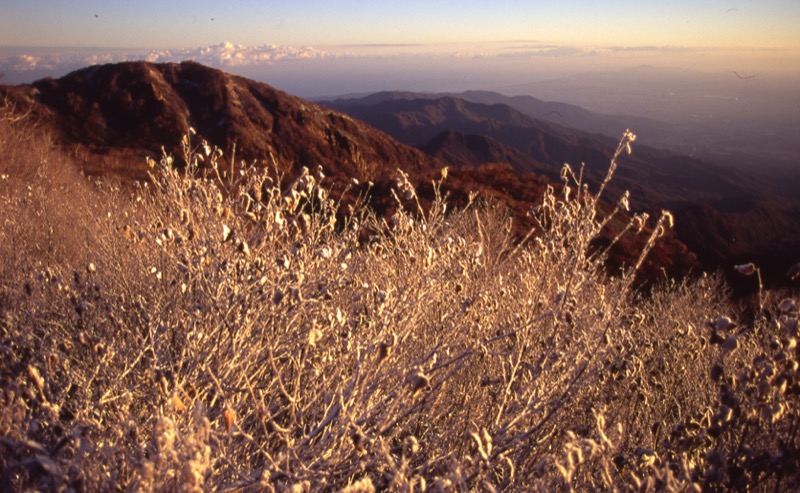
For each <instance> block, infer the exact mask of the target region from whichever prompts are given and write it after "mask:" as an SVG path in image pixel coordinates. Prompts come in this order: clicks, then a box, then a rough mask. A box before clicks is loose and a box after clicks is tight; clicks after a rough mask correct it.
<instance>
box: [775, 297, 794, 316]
mask: <svg viewBox="0 0 800 493" xmlns="http://www.w3.org/2000/svg"><path fill="white" fill-rule="evenodd" d="M795 306H796V304H795V302H794V300H792V299H789V298H786V299H785V300H783V301H781V303H780V304H779V305H778V309H779V310H780V311H782V312H784V313H785V312H790V311H792V310H794V307H795Z"/></svg>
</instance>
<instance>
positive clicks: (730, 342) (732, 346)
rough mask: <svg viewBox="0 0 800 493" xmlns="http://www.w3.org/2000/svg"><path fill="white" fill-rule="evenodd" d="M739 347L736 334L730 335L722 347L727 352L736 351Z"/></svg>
mask: <svg viewBox="0 0 800 493" xmlns="http://www.w3.org/2000/svg"><path fill="white" fill-rule="evenodd" d="M738 348H739V339H738V338H737V337H736V336H735V335H732V336H730V337H728V338H727V339H726V340H725V344H723V345H722V349H724V350H725V351H726V352H729V353H730V352H733V351H736V349H738Z"/></svg>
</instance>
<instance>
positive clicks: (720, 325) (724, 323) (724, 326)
mask: <svg viewBox="0 0 800 493" xmlns="http://www.w3.org/2000/svg"><path fill="white" fill-rule="evenodd" d="M714 326H715V327H716V329H717V330H732V329H735V328H736V324H735V323H734V322H733V321H732V320H731V319H730V318H728V317H719V318H717V319H716V320H715V321H714Z"/></svg>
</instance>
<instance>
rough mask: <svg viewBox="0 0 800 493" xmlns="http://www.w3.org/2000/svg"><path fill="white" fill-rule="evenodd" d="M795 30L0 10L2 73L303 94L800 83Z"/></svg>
mask: <svg viewBox="0 0 800 493" xmlns="http://www.w3.org/2000/svg"><path fill="white" fill-rule="evenodd" d="M798 26H800V2H798V1H797V0H727V1H720V0H673V1H669V2H665V1H649V0H640V1H638V2H632V1H618V0H605V1H603V2H593V1H589V0H583V1H578V0H560V1H556V0H548V1H542V0H540V1H530V0H527V1H526V0H495V1H492V2H489V1H485V0H484V1H476V0H447V1H436V0H427V1H422V0H405V1H403V2H399V1H394V2H380V1H374V0H327V1H321V0H294V1H288V0H281V1H275V0H273V1H269V0H260V1H257V0H236V1H228V2H219V1H208V0H194V1H191V2H187V1H183V0H180V1H171V2H164V1H162V0H158V1H155V0H138V1H135V2H130V1H127V2H121V1H114V0H103V1H100V0H70V1H67V0H60V1H59V0H0V74H2V76H3V78H4V79H5V81H6V82H7V83H21V82H30V81H32V80H34V79H36V78H39V77H43V76H60V75H63V74H64V73H66V72H67V71H70V70H74V69H77V68H80V67H81V66H85V65H90V64H95V63H105V62H114V61H120V60H124V59H146V60H151V61H181V60H183V59H194V60H196V61H199V62H201V63H207V64H210V65H213V66H216V67H219V68H223V69H227V70H230V71H234V72H238V73H241V74H243V75H248V76H252V77H254V78H258V79H262V80H263V79H265V80H264V81H265V82H271V81H274V82H276V85H278V86H281V85H282V86H284V87H281V88H283V89H285V90H290V91H291V90H292V89H294V92H295V93H297V94H298V95H303V96H309V95H312V94H313V93H314V91H317V92H319V91H325V87H322V86H320V84H321V83H322V82H328V83H330V84H334V83H335V84H338V85H337V86H336V87H335V88H334V87H332V86H331V87H329V88H328V92H335V91H341V92H347V91H346V90H347V89H353V90H364V89H366V88H367V86H369V87H370V88H371V87H378V85H380V84H384V85H386V84H391V83H395V84H396V85H404V86H405V87H402V88H403V89H410V90H432V89H438V90H442V89H446V88H445V87H444V86H445V85H447V84H450V85H452V86H457V85H459V84H460V85H464V86H465V87H472V88H480V87H479V86H481V85H483V86H485V87H488V86H489V85H494V86H500V85H503V84H507V85H511V84H520V83H524V82H529V81H534V80H539V79H544V78H547V77H554V76H557V75H559V74H562V75H563V74H564V73H566V72H569V71H573V72H574V71H579V70H585V71H591V70H600V69H603V68H615V67H625V66H635V65H637V64H655V65H664V66H675V67H678V66H683V67H693V68H700V69H707V70H729V71H730V70H734V69H738V71H739V72H740V73H742V72H753V73H755V72H759V73H763V72H765V71H770V70H772V71H784V72H786V71H795V70H796V71H797V72H798V73H800V29H798ZM320 74H323V77H322V78H323V80H320ZM398 77H399V79H398ZM315 78H316V80H314V79H315ZM348 80H349V81H350V82H348ZM473 81H474V82H473ZM415 84H416V86H415ZM470 84H472V86H470ZM351 86H352V87H351ZM385 88H394V89H398V88H401V87H385ZM451 89H457V87H452V88H451Z"/></svg>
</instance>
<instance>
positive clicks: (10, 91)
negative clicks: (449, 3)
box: [0, 62, 800, 275]
mask: <svg viewBox="0 0 800 493" xmlns="http://www.w3.org/2000/svg"><path fill="white" fill-rule="evenodd" d="M466 95H468V96H469V97H471V98H473V99H481V100H482V101H484V102H476V101H469V100H467V99H465V97H456V96H453V95H446V96H431V95H418V94H413V93H380V94H376V95H372V96H368V97H365V98H357V99H350V100H338V101H334V102H329V103H326V104H325V105H319V104H315V103H312V102H310V101H307V100H303V99H300V98H297V97H294V96H291V95H289V94H286V93H284V92H281V91H278V90H276V89H274V88H272V87H270V86H268V85H266V84H263V83H259V82H255V81H252V80H249V79H246V78H242V77H237V76H233V75H230V74H227V73H225V72H222V71H219V70H216V69H212V68H209V67H206V66H203V65H200V64H197V63H194V62H184V63H181V64H151V63H146V62H131V63H120V64H113V65H102V66H94V67H90V68H86V69H82V70H79V71H76V72H73V73H71V74H68V75H66V76H64V77H62V78H60V79H42V80H39V81H37V82H35V83H33V84H30V85H19V86H0V98H5V99H6V100H8V101H11V102H13V106H14V107H15V108H16V110H17V111H30V116H29V119H30V121H31V122H33V123H35V128H37V129H39V130H45V131H47V132H49V133H50V134H51V135H53V136H54V138H55V141H56V143H57V144H59V145H61V146H63V148H64V149H65V152H67V153H69V154H70V155H71V156H74V157H75V158H76V159H77V160H78V161H80V163H81V165H82V166H83V167H84V169H85V170H86V171H87V172H89V173H92V174H102V173H115V174H117V175H121V176H127V177H139V178H140V177H143V176H144V173H145V171H146V167H145V159H144V157H145V156H147V155H149V156H152V157H158V156H159V155H160V153H161V148H162V146H163V147H164V148H165V149H167V150H168V151H171V152H173V153H176V154H177V153H178V151H179V149H178V145H179V143H180V140H181V137H182V136H183V135H184V134H185V133H186V132H187V131H188V129H189V127H193V128H194V129H195V130H196V131H197V133H198V135H199V136H201V137H202V138H205V139H208V141H209V142H211V143H212V144H214V145H217V146H218V147H220V148H221V149H223V150H224V151H225V155H226V157H229V158H231V159H234V155H235V159H236V161H237V163H238V162H239V160H244V161H245V162H247V163H249V164H252V165H257V166H272V165H273V164H272V163H273V159H274V162H275V163H277V165H278V168H279V169H278V170H277V171H279V172H281V173H285V174H287V175H289V176H291V175H292V174H294V173H296V172H297V171H298V170H299V168H300V167H301V166H308V167H315V166H317V165H321V166H322V167H323V168H324V169H325V172H326V174H327V175H328V176H329V181H330V183H331V186H332V187H334V188H338V189H339V190H341V189H343V188H344V184H346V183H351V179H352V178H356V179H358V180H359V181H360V182H361V183H362V184H363V183H365V182H368V181H371V182H373V184H374V185H373V188H372V194H373V196H374V197H373V198H374V201H373V203H374V204H375V206H376V207H377V208H378V209H379V210H381V209H382V210H386V209H388V208H391V207H392V200H391V199H390V195H389V193H388V190H389V187H390V186H391V182H392V179H393V178H395V177H396V176H397V169H398V168H399V169H403V170H405V171H406V172H407V173H409V175H410V177H411V179H412V181H414V182H415V183H417V184H419V185H420V186H421V190H422V192H423V195H426V194H427V196H428V197H430V194H431V190H430V186H429V183H430V180H431V179H432V178H433V177H436V176H438V173H439V170H440V169H441V167H442V166H444V165H449V166H451V173H450V175H449V176H448V179H447V180H446V182H445V190H446V191H447V192H448V193H449V194H450V196H451V200H452V201H453V202H454V203H455V204H456V205H457V204H458V203H459V202H460V203H464V201H465V200H466V197H467V196H468V195H469V193H470V192H472V191H480V192H481V193H482V194H484V195H485V196H486V197H488V198H489V199H491V200H494V201H497V202H501V203H504V204H506V205H508V206H509V207H511V209H512V211H514V213H515V214H516V216H517V217H518V219H519V220H520V222H519V224H520V226H519V227H520V228H522V230H524V229H525V228H527V227H529V226H530V223H529V222H528V223H526V221H528V220H527V219H526V218H525V211H527V210H528V209H529V208H530V206H531V205H533V204H534V203H535V202H536V201H537V200H539V198H540V197H541V192H542V190H543V189H544V187H545V186H546V185H547V184H548V183H551V182H555V183H556V185H558V176H559V174H560V170H561V167H562V165H563V163H565V162H569V163H571V164H572V166H573V169H575V170H577V169H578V168H579V166H580V164H581V163H586V170H587V171H586V173H587V177H588V180H589V181H590V182H593V183H597V181H598V180H599V179H601V178H602V176H603V175H604V173H605V170H606V168H607V166H608V162H609V158H610V156H611V155H612V153H613V150H614V148H615V147H616V144H617V137H616V136H613V135H612V136H611V137H607V136H604V135H602V134H601V133H597V132H599V131H600V130H602V129H604V128H608V129H617V128H623V127H622V126H621V125H620V124H621V123H623V122H621V121H616V120H614V117H607V116H602V115H592V114H591V113H589V112H586V111H585V110H582V109H580V108H578V107H574V106H570V105H563V104H559V103H544V102H537V100H535V99H533V98H516V99H514V98H512V99H513V101H514V102H515V105H516V106H518V107H512V106H511V105H509V104H505V103H503V102H497V101H496V100H499V101H502V98H505V97H501V96H499V95H492V94H491V93H481V92H473V93H466ZM498 98H499V99H498ZM506 102H509V101H506ZM519 107H522V108H528V110H527V111H530V112H532V113H534V114H529V113H527V112H523V111H521V110H520V109H519ZM553 112H557V113H558V114H556V113H553ZM537 115H538V117H537ZM543 116H544V117H548V118H550V120H546V119H543V118H541V117H543ZM559 117H560V118H561V119H563V120H568V121H572V120H581V119H582V118H583V119H584V120H585V121H587V122H591V125H593V126H594V127H591V128H592V129H594V130H590V131H593V132H595V133H589V131H587V130H586V128H587V127H584V130H576V129H573V128H568V127H566V126H563V125H561V124H559V123H556V122H554V121H552V120H554V119H557V118H559ZM570 119H572V120H570ZM587 125H589V124H587ZM654 125H655V124H654ZM626 126H627V125H626ZM630 126H634V125H630ZM634 130H635V128H634ZM620 133H621V131H616V132H615V135H619V134H620ZM612 183H613V184H614V188H613V189H612V190H610V191H609V192H610V193H609V195H608V196H607V197H606V199H607V200H609V201H614V200H616V198H617V197H619V194H621V193H622V190H624V189H627V190H630V191H631V194H632V201H631V202H632V205H633V206H634V207H635V208H637V209H640V210H645V209H658V208H662V207H669V208H672V209H674V210H675V212H676V214H677V216H678V219H679V220H678V225H677V230H676V231H677V234H678V237H675V236H669V237H667V238H666V239H665V240H664V241H663V242H662V243H661V244H660V246H659V249H658V250H657V251H655V252H654V254H653V259H654V262H653V263H651V265H650V267H649V268H650V269H651V272H652V273H654V275H655V273H658V272H660V268H661V267H666V268H668V269H669V270H670V271H672V272H674V273H682V272H683V273H685V272H686V271H687V270H688V269H696V268H697V267H698V264H697V263H696V257H695V256H694V254H692V253H691V251H696V252H697V253H698V254H699V256H700V258H701V259H702V260H703V261H704V263H705V264H706V265H707V266H714V265H723V266H726V267H727V266H728V265H729V264H730V263H731V262H733V261H737V260H740V259H749V258H750V257H751V256H756V255H761V254H763V255H764V258H769V259H770V260H772V261H773V263H774V264H775V266H776V269H778V268H780V269H783V270H785V266H786V265H791V263H794V262H796V261H797V259H796V258H794V256H795V255H796V254H797V252H799V251H800V249H799V248H798V247H799V246H800V241H798V236H800V235H798V234H797V231H800V223H798V221H800V219H798V218H800V213H798V212H800V208H798V207H797V205H796V204H795V203H793V202H791V201H788V200H785V199H780V200H778V199H777V198H773V197H771V196H770V194H769V193H768V190H769V185H768V184H763V183H759V182H758V181H756V180H754V179H752V178H751V177H747V176H745V175H743V174H742V173H741V172H739V171H736V170H734V169H731V168H724V167H720V166H716V165H713V164H709V163H704V162H702V161H699V160H696V159H692V158H689V157H685V156H676V155H672V154H670V153H667V152H664V151H660V150H657V149H652V148H648V147H647V146H641V145H635V147H634V153H633V155H632V156H626V157H625V158H624V160H623V161H622V164H621V167H620V169H619V170H618V172H617V175H616V178H615V180H614V182H612ZM364 186H365V185H364ZM356 191H358V189H356ZM764 218H769V220H764ZM686 245H688V248H687V246H686ZM626 248H630V251H627V252H626V251H621V252H616V253H615V255H616V256H617V259H616V263H617V264H621V263H623V262H626V261H625V258H626V257H627V258H630V257H631V256H633V255H635V253H636V252H635V248H636V246H635V245H634V244H629V245H627V246H626ZM790 260H791V261H790ZM776 272H777V270H776ZM781 272H782V271H781Z"/></svg>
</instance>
